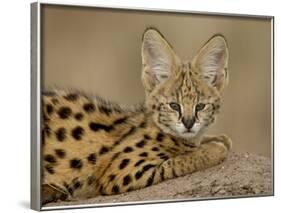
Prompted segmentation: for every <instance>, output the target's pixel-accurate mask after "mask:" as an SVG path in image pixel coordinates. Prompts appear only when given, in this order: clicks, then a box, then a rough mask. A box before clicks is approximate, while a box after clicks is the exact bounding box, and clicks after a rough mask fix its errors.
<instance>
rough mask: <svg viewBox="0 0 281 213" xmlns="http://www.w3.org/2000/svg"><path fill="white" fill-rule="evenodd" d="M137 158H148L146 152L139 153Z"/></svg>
mask: <svg viewBox="0 0 281 213" xmlns="http://www.w3.org/2000/svg"><path fill="white" fill-rule="evenodd" d="M139 156H140V157H147V156H148V153H147V152H142V153H140V155H139Z"/></svg>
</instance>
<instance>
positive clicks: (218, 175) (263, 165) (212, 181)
mask: <svg viewBox="0 0 281 213" xmlns="http://www.w3.org/2000/svg"><path fill="white" fill-rule="evenodd" d="M272 193H273V188H272V168H271V160H270V159H269V158H266V157H263V156H259V155H254V154H249V153H244V154H237V153H231V154H230V155H229V157H228V159H227V160H226V161H225V162H224V163H222V164H220V165H218V166H216V167H213V168H210V169H207V170H204V171H200V172H196V173H193V174H190V175H186V176H184V177H179V178H176V179H171V180H167V181H165V182H162V183H159V184H157V185H153V186H151V187H148V188H144V189H141V190H137V191H133V192H129V193H124V194H120V195H114V196H98V197H95V198H92V199H87V200H75V201H69V202H57V203H50V204H48V205H46V206H62V205H63V206H65V205H78V204H79V205H81V204H102V203H103V204H105V203H120V202H136V201H157V200H158V201H159V200H174V199H196V198H221V197H233V196H235V197H236V196H259V195H272Z"/></svg>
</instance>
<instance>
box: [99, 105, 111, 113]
mask: <svg viewBox="0 0 281 213" xmlns="http://www.w3.org/2000/svg"><path fill="white" fill-rule="evenodd" d="M99 111H100V112H101V113H104V114H106V115H110V114H111V113H112V109H110V108H108V107H106V106H99Z"/></svg>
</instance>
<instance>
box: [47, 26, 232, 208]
mask: <svg viewBox="0 0 281 213" xmlns="http://www.w3.org/2000/svg"><path fill="white" fill-rule="evenodd" d="M209 42H214V41H212V40H211V41H209ZM215 42H220V41H215ZM151 45H152V46H151ZM207 45H208V44H207ZM221 45H222V44H220V45H219V48H223V47H222V46H221ZM211 46H212V47H214V46H215V47H216V44H212V45H211ZM204 48H205V49H203V50H204V51H205V50H206V46H205V47H204ZM207 48H208V46H207ZM151 51H156V52H151ZM223 51H224V53H226V52H227V50H226V49H223ZM201 53H202V51H201ZM201 53H200V52H199V56H196V57H195V59H194V60H195V61H192V65H191V64H190V63H182V62H181V61H180V60H179V58H178V57H177V56H176V55H175V53H174V52H173V50H172V48H171V47H170V46H169V44H168V42H166V41H165V39H164V38H163V37H162V36H161V35H160V34H159V33H158V32H157V31H156V30H153V29H149V30H147V31H146V33H145V34H144V38H143V48H142V58H143V75H142V80H143V84H144V88H145V91H146V102H145V104H143V105H139V106H137V107H131V108H125V107H120V106H118V105H116V104H112V103H110V102H106V101H104V100H102V99H100V98H96V97H93V98H91V97H88V96H86V95H84V94H82V93H79V92H73V91H72V92H69V91H54V92H51V93H48V94H44V95H43V118H44V126H43V132H42V137H43V138H42V140H43V141H42V142H43V203H48V202H51V201H56V200H58V199H70V198H78V197H79V198H86V197H93V196H96V195H99V194H106V195H109V194H118V193H123V192H127V191H131V190H135V189H140V188H143V187H146V186H150V185H152V184H156V183H159V182H161V181H164V180H166V179H169V178H174V177H178V176H182V175H185V174H188V173H191V172H195V171H198V170H201V169H205V168H208V167H211V166H214V165H216V164H218V163H220V162H221V161H222V160H224V159H225V157H226V156H227V153H228V150H229V149H230V147H231V141H230V139H229V138H228V137H227V136H213V137H205V136H203V132H204V130H205V129H206V128H207V127H208V126H209V125H210V124H211V123H213V122H214V119H215V115H216V114H217V113H218V109H219V106H220V102H221V92H222V88H223V86H221V85H225V82H226V81H225V79H224V78H222V75H223V74H221V73H222V72H225V68H226V65H227V62H225V60H226V59H227V58H228V55H223V57H221V58H219V60H218V62H219V63H222V65H220V66H218V69H219V70H217V71H216V72H217V73H218V75H219V76H218V77H216V78H215V81H212V82H211V83H213V82H215V84H213V85H212V84H211V83H210V82H207V81H206V79H208V80H209V78H206V79H204V73H202V69H201V68H200V64H199V65H198V64H196V63H197V62H198V60H203V62H204V63H205V61H204V60H205V59H204V58H201V56H200V54H201ZM224 53H222V54H224ZM152 55H153V56H155V55H156V56H157V58H159V57H163V58H161V61H160V62H157V61H154V60H157V58H156V59H155V58H153V57H151V56H152ZM162 59H163V60H162ZM221 60H223V61H221ZM154 62H155V63H154ZM203 62H202V61H201V62H200V63H201V64H202V63H203ZM161 63H164V64H161ZM206 63H208V61H207V62H206ZM207 65H208V64H207ZM216 68H217V67H216ZM221 69H222V70H221ZM154 71H155V72H154ZM153 72H154V73H153ZM158 72H160V74H161V75H162V76H157V75H158V74H159V73H158ZM205 77H206V76H205ZM171 102H176V103H177V104H178V105H179V106H180V107H181V111H180V112H178V111H175V110H173V109H172V108H171V107H170V103H171ZM199 102H200V103H201V102H203V103H205V107H204V109H201V110H200V111H196V113H195V111H194V110H195V108H196V106H197V105H198V103H199ZM79 113H80V114H82V115H83V118H81V116H80V117H79V116H78V114H79ZM195 114H196V116H195ZM191 117H194V118H195V117H196V121H195V123H194V126H196V125H197V123H198V125H197V126H198V129H194V131H195V130H196V131H195V133H192V134H191V133H190V134H189V133H181V132H180V131H181V128H182V122H183V119H186V118H191ZM80 118H81V119H80ZM176 125H181V126H180V128H178V129H174V127H175V126H176ZM200 125H201V126H200ZM199 127H200V128H199ZM192 128H193V127H192ZM192 128H191V130H192ZM196 128H197V127H196Z"/></svg>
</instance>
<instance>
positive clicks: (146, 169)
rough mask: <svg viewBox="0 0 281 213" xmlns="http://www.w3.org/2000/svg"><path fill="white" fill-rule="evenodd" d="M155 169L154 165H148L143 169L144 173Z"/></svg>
mask: <svg viewBox="0 0 281 213" xmlns="http://www.w3.org/2000/svg"><path fill="white" fill-rule="evenodd" d="M153 167H155V165H153V164H147V165H145V166H144V167H143V168H142V169H143V171H145V172H146V171H148V170H149V169H151V168H153Z"/></svg>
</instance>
